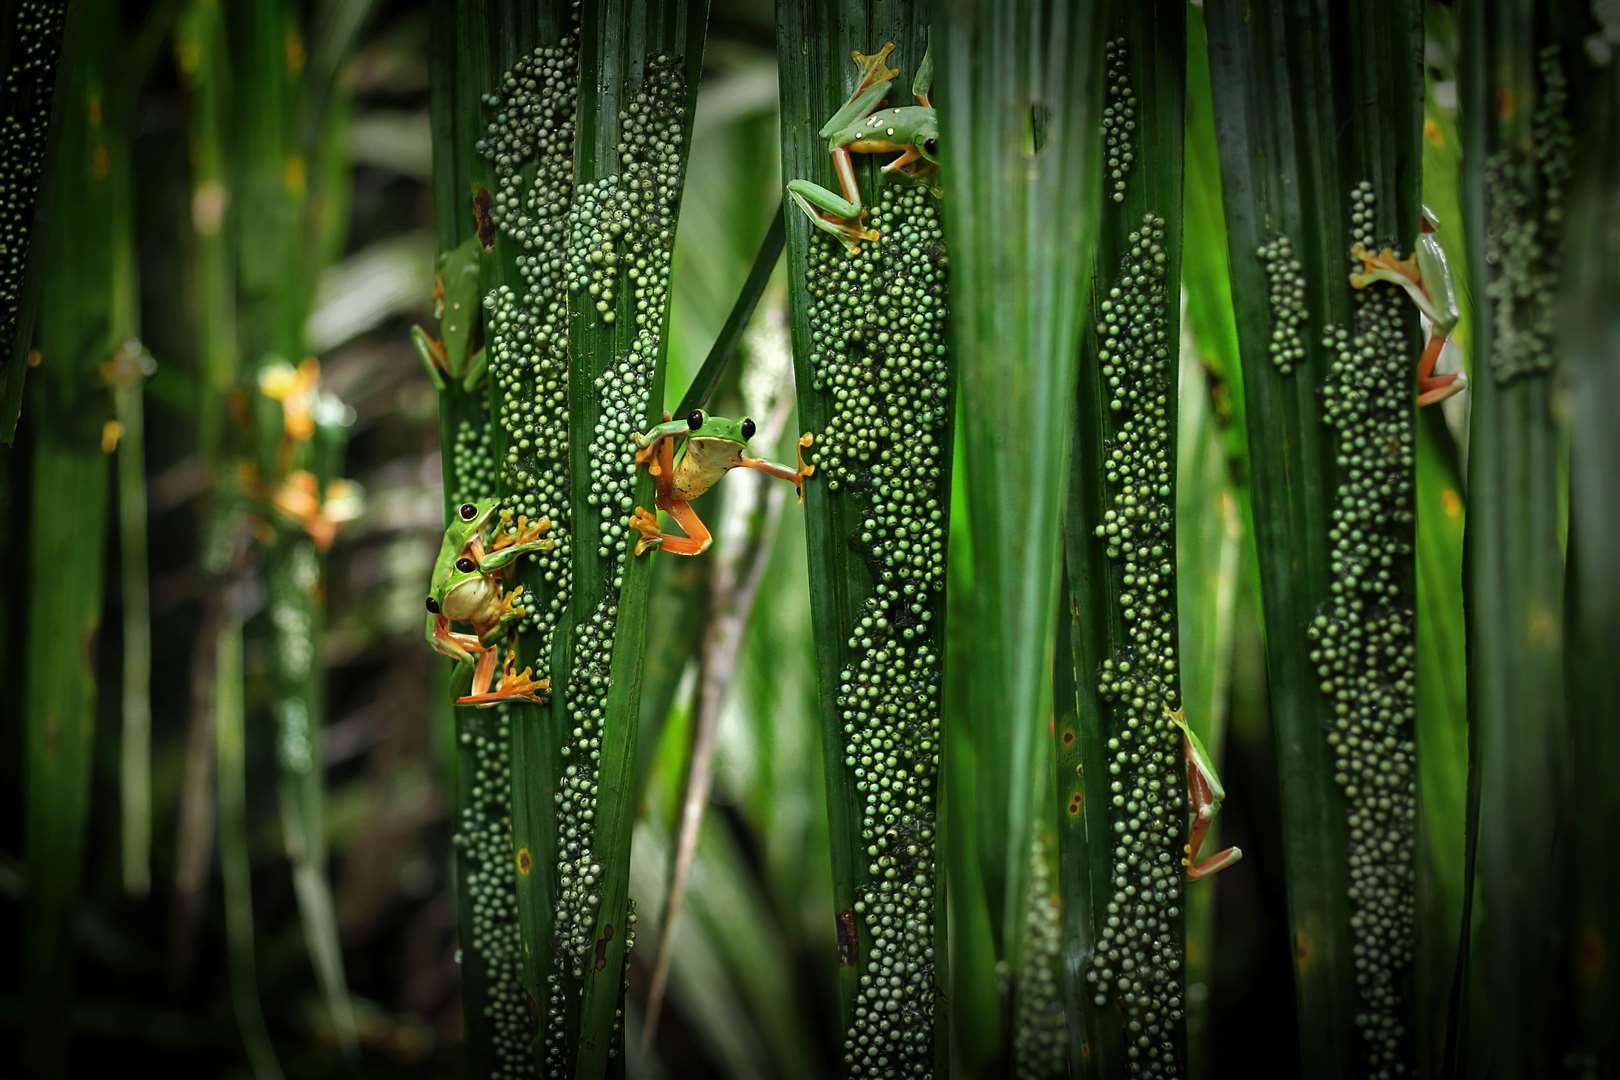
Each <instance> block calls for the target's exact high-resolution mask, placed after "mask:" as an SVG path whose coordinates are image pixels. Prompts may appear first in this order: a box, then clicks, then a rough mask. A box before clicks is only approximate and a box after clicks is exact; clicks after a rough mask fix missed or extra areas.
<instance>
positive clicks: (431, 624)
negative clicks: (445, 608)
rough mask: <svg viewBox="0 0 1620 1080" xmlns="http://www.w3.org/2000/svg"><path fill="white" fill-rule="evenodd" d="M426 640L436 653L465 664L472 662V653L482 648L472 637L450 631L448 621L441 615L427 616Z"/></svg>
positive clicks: (475, 638) (476, 639)
mask: <svg viewBox="0 0 1620 1080" xmlns="http://www.w3.org/2000/svg"><path fill="white" fill-rule="evenodd" d="M427 640H428V644H429V645H432V646H433V648H434V649H435V650H436V651H438V652H440V653H442V654H444V655H445V656H448V657H449V658H450V659H452V660H456V661H459V662H461V663H467V664H470V663H472V662H473V653H474V652H476V651H480V650H482V649H483V647H484V646H483V645H482V643H480V642H479V640H478V638H477V637H475V636H474V635H472V634H463V633H459V632H457V631H455V630H452V629H450V620H449V619H446V618H445V617H444V616H443V615H429V616H428V626H427Z"/></svg>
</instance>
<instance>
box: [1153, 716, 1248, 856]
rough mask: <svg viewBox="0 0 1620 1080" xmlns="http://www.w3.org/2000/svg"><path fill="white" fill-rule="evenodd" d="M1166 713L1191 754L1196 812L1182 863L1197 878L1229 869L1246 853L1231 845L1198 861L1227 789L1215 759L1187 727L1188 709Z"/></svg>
mask: <svg viewBox="0 0 1620 1080" xmlns="http://www.w3.org/2000/svg"><path fill="white" fill-rule="evenodd" d="M1164 714H1165V716H1167V717H1169V718H1170V722H1171V723H1173V724H1175V725H1176V727H1178V728H1180V729H1181V736H1182V747H1183V752H1184V753H1185V754H1186V755H1187V810H1188V812H1189V813H1191V814H1192V817H1193V822H1192V829H1191V830H1190V833H1189V835H1188V837H1187V848H1186V851H1187V856H1186V858H1184V859H1182V863H1183V864H1184V865H1185V866H1186V867H1187V880H1188V881H1197V880H1198V879H1199V878H1206V877H1209V876H1210V875H1211V874H1218V873H1220V872H1221V871H1222V870H1225V869H1226V868H1227V867H1228V866H1231V865H1232V864H1233V863H1235V862H1237V861H1238V860H1239V859H1241V858H1243V852H1242V851H1241V850H1239V849H1238V848H1235V847H1229V848H1227V849H1226V850H1225V851H1220V852H1217V853H1215V854H1214V855H1211V856H1210V857H1209V858H1207V859H1205V860H1204V861H1203V862H1199V861H1198V849H1199V848H1201V847H1203V846H1204V836H1205V834H1206V833H1208V832H1209V827H1210V825H1212V824H1214V822H1215V815H1216V814H1218V813H1220V812H1221V801H1222V800H1223V799H1225V798H1226V789H1225V788H1223V787H1221V778H1220V777H1219V776H1216V775H1215V762H1214V761H1212V760H1211V759H1210V756H1209V751H1208V750H1207V749H1205V748H1204V743H1203V740H1202V739H1200V738H1199V737H1198V735H1197V733H1195V732H1194V731H1193V729H1192V728H1191V727H1189V726H1187V711H1186V709H1175V710H1171V708H1170V706H1168V705H1166V706H1164Z"/></svg>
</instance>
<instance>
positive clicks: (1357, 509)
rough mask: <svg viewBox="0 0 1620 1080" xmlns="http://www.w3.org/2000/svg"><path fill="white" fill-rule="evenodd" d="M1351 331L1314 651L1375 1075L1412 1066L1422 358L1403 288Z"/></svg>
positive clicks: (1359, 236) (1334, 385)
mask: <svg viewBox="0 0 1620 1080" xmlns="http://www.w3.org/2000/svg"><path fill="white" fill-rule="evenodd" d="M1374 221H1375V215H1374V203H1373V189H1372V185H1371V184H1369V183H1367V182H1365V181H1363V182H1362V183H1361V184H1359V185H1358V186H1357V187H1356V189H1355V190H1354V192H1353V193H1352V196H1351V210H1350V233H1351V239H1352V240H1354V241H1357V242H1360V243H1361V244H1364V245H1365V246H1367V247H1369V248H1371V247H1374V245H1375V241H1376V240H1377V239H1378V238H1377V236H1376V234H1375V232H1374ZM1352 303H1353V305H1354V307H1353V309H1352V310H1353V313H1354V314H1353V324H1352V326H1351V327H1350V328H1348V329H1346V328H1344V327H1338V326H1334V327H1329V328H1328V330H1327V332H1326V334H1325V335H1324V340H1323V345H1324V347H1325V348H1326V349H1327V350H1328V352H1329V354H1330V356H1331V357H1332V360H1331V362H1330V364H1329V368H1328V375H1327V379H1326V382H1325V384H1324V386H1323V388H1322V395H1323V422H1324V423H1326V424H1327V425H1328V427H1330V428H1331V429H1332V431H1333V435H1334V446H1335V451H1336V457H1335V461H1336V466H1337V468H1336V475H1337V482H1336V486H1335V489H1334V503H1333V529H1332V532H1331V533H1330V534H1329V539H1330V541H1331V545H1332V550H1331V557H1332V565H1331V569H1332V581H1331V583H1330V586H1329V589H1330V592H1329V598H1328V600H1327V602H1326V604H1325V605H1324V606H1323V608H1322V610H1321V611H1319V612H1318V613H1317V615H1316V618H1315V619H1314V620H1313V621H1312V624H1311V627H1310V640H1311V642H1312V648H1311V660H1312V662H1313V663H1314V664H1315V666H1316V671H1317V675H1318V676H1319V678H1320V679H1321V688H1322V693H1324V694H1325V695H1327V697H1328V698H1329V699H1330V700H1331V701H1332V702H1333V714H1334V718H1335V719H1334V725H1333V730H1332V731H1330V732H1329V733H1328V743H1329V745H1330V746H1332V748H1333V755H1334V763H1335V770H1336V775H1335V778H1336V779H1337V781H1338V783H1339V786H1340V787H1341V788H1342V789H1343V791H1344V796H1345V805H1346V806H1348V807H1349V808H1350V813H1349V815H1348V819H1347V825H1348V829H1349V844H1348V851H1349V858H1350V905H1351V931H1352V933H1353V935H1354V938H1355V954H1354V955H1355V969H1356V985H1357V989H1358V992H1359V997H1360V1003H1359V1011H1358V1012H1357V1016H1356V1024H1357V1027H1358V1028H1359V1029H1360V1031H1361V1036H1362V1041H1363V1044H1364V1048H1365V1051H1366V1054H1367V1063H1368V1067H1369V1071H1368V1073H1367V1075H1370V1076H1380V1077H1387V1076H1398V1075H1404V1074H1405V1072H1404V1065H1403V1062H1404V1055H1403V1051H1402V1043H1403V1040H1404V1039H1405V1036H1406V1033H1405V1031H1404V1030H1403V1025H1402V1023H1401V1013H1402V1006H1401V1003H1400V1000H1399V998H1398V996H1397V988H1398V986H1399V985H1400V984H1401V982H1402V981H1403V980H1404V979H1405V978H1406V976H1407V974H1408V972H1409V970H1410V967H1411V964H1412V950H1413V938H1412V935H1413V920H1414V918H1415V911H1414V907H1413V888H1414V883H1413V880H1412V864H1413V853H1414V845H1415V843H1416V829H1417V822H1416V810H1417V806H1416V799H1417V787H1416V785H1417V748H1416V744H1415V742H1414V736H1413V724H1414V721H1415V718H1416V715H1417V671H1416V649H1415V646H1414V633H1413V612H1412V600H1411V595H1410V593H1409V591H1408V590H1409V589H1410V587H1411V586H1410V583H1409V582H1408V581H1407V580H1406V577H1407V575H1408V574H1409V573H1410V568H1411V560H1412V536H1413V524H1414V516H1413V509H1412V508H1413V495H1412V460H1413V453H1414V451H1413V437H1414V436H1413V431H1412V368H1411V347H1410V339H1409V335H1408V333H1407V330H1406V326H1407V314H1406V309H1405V308H1404V307H1403V298H1402V294H1401V292H1400V290H1398V289H1396V288H1395V287H1393V286H1389V287H1383V286H1380V287H1377V288H1368V289H1363V290H1358V291H1356V292H1355V293H1354V298H1353V301H1352Z"/></svg>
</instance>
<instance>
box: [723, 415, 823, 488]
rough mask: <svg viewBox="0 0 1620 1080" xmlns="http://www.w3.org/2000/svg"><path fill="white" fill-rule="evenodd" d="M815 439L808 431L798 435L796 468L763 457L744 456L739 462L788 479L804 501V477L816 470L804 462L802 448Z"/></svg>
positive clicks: (748, 467) (747, 466)
mask: <svg viewBox="0 0 1620 1080" xmlns="http://www.w3.org/2000/svg"><path fill="white" fill-rule="evenodd" d="M815 441H816V437H815V435H813V434H811V433H810V432H808V431H807V432H805V433H804V434H803V435H800V436H799V448H798V454H799V467H798V468H797V469H790V468H788V467H787V466H786V465H778V464H776V463H775V462H774V461H766V460H765V459H764V458H750V457H745V458H743V459H742V461H741V462H740V463H739V464H741V465H742V467H743V468H745V469H757V470H758V471H760V472H762V473H764V474H765V475H767V476H774V477H776V478H777V479H778V480H786V481H788V482H789V483H791V484H792V485H793V486H794V488H796V489H797V490H798V492H799V501H800V502H804V478H805V477H807V476H814V475H815V471H816V467H815V466H814V465H806V464H805V463H804V448H805V447H807V446H810V445H812V444H814V443H815Z"/></svg>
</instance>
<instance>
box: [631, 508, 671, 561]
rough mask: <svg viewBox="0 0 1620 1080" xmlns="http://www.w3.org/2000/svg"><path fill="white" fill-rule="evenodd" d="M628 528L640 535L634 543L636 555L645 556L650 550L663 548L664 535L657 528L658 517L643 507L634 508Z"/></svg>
mask: <svg viewBox="0 0 1620 1080" xmlns="http://www.w3.org/2000/svg"><path fill="white" fill-rule="evenodd" d="M630 527H631V528H632V529H634V530H636V531H637V532H638V533H640V534H641V539H640V540H637V541H636V554H637V555H642V554H645V553H646V552H647V551H648V550H649V549H651V548H661V547H663V546H664V534H663V533H662V532H661V531H660V530H659V528H658V515H657V514H655V513H653V512H652V511H650V510H648V509H646V508H645V507H641V506H638V507H636V510H635V513H633V514H631V515H630Z"/></svg>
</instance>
